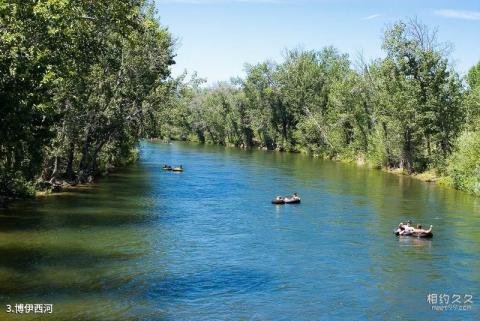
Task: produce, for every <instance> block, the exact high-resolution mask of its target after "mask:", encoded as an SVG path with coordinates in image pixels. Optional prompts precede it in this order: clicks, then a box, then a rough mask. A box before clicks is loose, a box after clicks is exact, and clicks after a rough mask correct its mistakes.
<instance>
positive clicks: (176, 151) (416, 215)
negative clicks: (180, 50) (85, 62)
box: [0, 142, 480, 321]
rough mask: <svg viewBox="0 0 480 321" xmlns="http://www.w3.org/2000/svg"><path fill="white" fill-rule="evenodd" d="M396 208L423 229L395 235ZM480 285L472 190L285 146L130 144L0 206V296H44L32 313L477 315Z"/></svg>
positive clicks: (60, 316)
mask: <svg viewBox="0 0 480 321" xmlns="http://www.w3.org/2000/svg"><path fill="white" fill-rule="evenodd" d="M163 164H174V165H179V164H182V165H183V167H184V169H185V171H184V172H183V173H173V172H168V171H163V170H162V168H161V167H162V165H163ZM293 192H298V193H299V194H300V196H301V197H302V203H301V204H299V205H272V204H270V200H271V199H272V198H273V197H274V196H276V195H288V194H291V193H293ZM407 219H411V220H413V221H414V223H421V224H423V225H424V226H429V225H430V224H433V225H434V229H433V231H434V237H433V238H432V239H428V240H426V239H414V238H398V237H395V236H394V235H393V233H392V231H393V228H394V227H395V226H396V225H397V224H398V223H399V222H400V221H406V220H407ZM479 290H480V199H478V198H474V197H471V196H469V195H467V194H465V193H462V192H458V191H455V190H451V189H448V188H444V187H440V186H436V185H432V184H427V183H423V182H420V181H417V180H414V179H411V178H409V177H402V176H396V175H392V174H388V173H384V172H381V171H378V170H372V169H366V168H361V167H357V166H355V165H350V164H341V163H335V162H331V161H323V160H316V159H312V158H310V157H307V156H303V155H297V154H287V153H276V152H265V151H245V150H238V149H233V148H223V147H216V146H205V145H195V144H183V143H174V144H163V143H154V142H142V144H141V145H140V160H139V162H138V164H136V165H133V166H131V167H129V168H127V169H124V170H121V171H118V172H116V173H114V174H113V175H111V176H109V177H106V178H103V179H101V180H100V181H99V182H98V184H96V185H93V186H91V187H86V188H83V189H82V188H80V189H76V190H73V191H72V192H69V193H62V194H58V195H53V196H49V197H45V198H40V199H36V200H32V201H28V202H21V203H17V204H14V206H12V207H11V208H9V209H8V210H5V211H3V212H0V304H1V305H3V306H5V305H6V304H15V303H19V302H23V303H51V304H53V309H54V312H53V314H52V315H35V317H36V318H39V319H40V320H449V321H450V320H480V308H479V306H480V301H479V299H480V291H479ZM447 296H448V298H449V302H448V303H447V302H446V299H447ZM458 296H460V299H458ZM440 299H441V300H442V302H440ZM454 299H455V300H457V301H458V300H459V302H456V304H452V302H453V300H454ZM469 301H472V302H473V303H470V302H469ZM448 304H450V307H448ZM454 305H456V307H454ZM0 309H2V310H0V320H23V319H24V318H25V317H26V315H18V314H12V313H6V312H5V309H3V308H2V307H0ZM441 309H444V310H443V311H440V310H441ZM460 309H464V310H465V311H460ZM2 313H3V314H2ZM29 317H30V316H29Z"/></svg>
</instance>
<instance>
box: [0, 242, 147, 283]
mask: <svg viewBox="0 0 480 321" xmlns="http://www.w3.org/2000/svg"><path fill="white" fill-rule="evenodd" d="M138 256H139V254H137V253H122V252H118V251H117V252H114V251H106V252H101V251H95V250H93V249H88V250H86V249H83V248H72V247H71V246H68V247H58V246H49V247H48V248H47V247H44V248H35V247H28V248H24V247H18V246H15V245H8V247H4V245H0V268H9V269H14V270H15V271H17V272H28V271H33V270H36V269H39V268H41V267H43V266H61V267H74V268H87V267H88V268H91V267H94V266H95V265H97V264H105V262H107V261H110V262H111V263H113V261H126V260H130V259H132V258H135V257H138ZM0 286H1V285H0Z"/></svg>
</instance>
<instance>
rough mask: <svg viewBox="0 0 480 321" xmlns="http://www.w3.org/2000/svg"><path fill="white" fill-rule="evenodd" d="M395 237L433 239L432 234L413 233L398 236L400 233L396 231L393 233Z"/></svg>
mask: <svg viewBox="0 0 480 321" xmlns="http://www.w3.org/2000/svg"><path fill="white" fill-rule="evenodd" d="M394 233H395V235H397V236H409V237H418V238H431V237H433V233H432V232H428V233H427V232H420V233H417V232H413V233H410V234H403V235H400V233H399V232H398V230H396V231H394Z"/></svg>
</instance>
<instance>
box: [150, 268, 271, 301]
mask: <svg viewBox="0 0 480 321" xmlns="http://www.w3.org/2000/svg"><path fill="white" fill-rule="evenodd" d="M273 280H274V278H273V276H272V275H270V274H268V273H265V272H261V271H257V270H253V269H248V268H236V267H232V268H228V267H224V268H216V269H213V270H210V271H199V272H195V273H190V274H187V275H181V276H168V277H164V278H162V277H160V278H158V279H157V278H155V279H151V280H150V284H151V285H150V287H149V290H148V293H147V295H148V297H149V298H150V299H158V300H166V301H170V300H171V299H182V300H183V299H195V298H205V295H217V294H218V295H221V294H223V295H225V294H229V293H230V294H242V293H249V292H255V291H265V290H266V289H267V288H271V287H272V286H273Z"/></svg>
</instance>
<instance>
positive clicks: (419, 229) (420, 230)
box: [415, 224, 433, 233]
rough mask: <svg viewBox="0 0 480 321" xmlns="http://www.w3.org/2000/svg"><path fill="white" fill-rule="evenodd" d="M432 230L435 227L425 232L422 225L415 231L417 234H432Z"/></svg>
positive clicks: (418, 225)
mask: <svg viewBox="0 0 480 321" xmlns="http://www.w3.org/2000/svg"><path fill="white" fill-rule="evenodd" d="M432 228H433V225H430V228H429V229H428V230H424V229H423V228H422V225H420V224H417V228H416V229H415V233H431V232H432Z"/></svg>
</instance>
